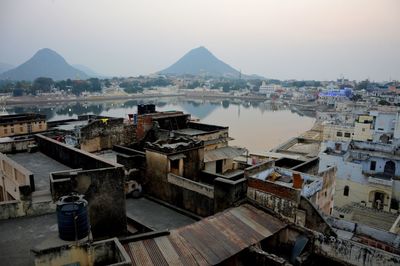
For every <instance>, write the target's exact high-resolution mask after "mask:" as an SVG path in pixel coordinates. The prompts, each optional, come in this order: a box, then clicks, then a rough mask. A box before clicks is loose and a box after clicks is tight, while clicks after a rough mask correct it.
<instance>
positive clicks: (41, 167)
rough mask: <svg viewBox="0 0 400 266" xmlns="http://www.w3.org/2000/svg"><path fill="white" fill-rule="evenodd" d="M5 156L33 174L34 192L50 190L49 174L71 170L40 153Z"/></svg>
mask: <svg viewBox="0 0 400 266" xmlns="http://www.w3.org/2000/svg"><path fill="white" fill-rule="evenodd" d="M7 156H8V157H9V158H10V159H11V160H14V161H15V162H17V163H18V164H20V165H22V166H23V167H25V168H26V169H28V170H29V171H31V172H32V173H33V175H34V179H35V188H36V191H40V190H50V176H49V174H50V173H51V172H55V171H64V170H69V169H71V168H69V167H68V166H66V165H64V164H62V163H59V162H57V161H56V160H54V159H52V158H50V157H48V156H46V155H44V154H43V153H41V152H35V153H27V152H25V153H15V154H7Z"/></svg>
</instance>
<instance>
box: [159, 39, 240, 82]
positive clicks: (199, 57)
mask: <svg viewBox="0 0 400 266" xmlns="http://www.w3.org/2000/svg"><path fill="white" fill-rule="evenodd" d="M159 74H164V75H168V74H172V75H185V74H190V75H196V76H198V75H205V76H214V77H229V78H239V76H240V72H239V71H238V70H236V69H234V68H233V67H231V66H229V65H228V64H226V63H224V62H222V61H221V60H219V59H218V58H217V57H215V56H214V55H213V54H212V53H211V52H210V51H209V50H207V49H206V48H205V47H203V46H200V47H198V48H196V49H193V50H190V51H189V52H188V53H187V54H185V55H184V56H183V57H182V58H181V59H179V60H178V61H177V62H176V63H175V64H173V65H172V66H170V67H168V68H166V69H164V70H162V71H160V72H159Z"/></svg>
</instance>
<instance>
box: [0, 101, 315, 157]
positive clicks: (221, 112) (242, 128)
mask: <svg viewBox="0 0 400 266" xmlns="http://www.w3.org/2000/svg"><path fill="white" fill-rule="evenodd" d="M142 103H154V104H156V106H157V107H156V108H157V110H158V111H169V110H177V111H184V112H185V113H189V114H191V115H192V117H194V118H199V119H200V122H202V123H209V124H216V125H221V126H229V133H230V136H231V137H232V138H234V140H233V141H231V142H230V143H231V145H237V146H242V147H246V148H247V149H249V151H250V152H259V151H267V150H270V149H271V148H274V147H276V146H277V145H279V144H281V143H283V142H284V141H286V140H288V139H290V138H292V137H295V136H298V135H299V134H300V133H303V132H304V131H306V130H308V129H310V128H311V127H312V125H313V124H314V121H315V119H314V118H311V117H306V116H300V115H299V114H297V113H294V112H292V111H291V110H289V109H288V108H287V107H286V106H284V105H279V104H271V103H266V102H258V101H244V100H220V99H218V100H202V99H196V100H194V99H186V98H181V97H174V98H158V99H154V98H153V99H151V98H149V99H141V100H129V101H112V102H111V101H107V102H103V103H98V102H95V103H94V102H89V103H65V104H49V105H43V106H19V107H7V111H8V112H9V113H10V114H11V113H23V112H39V113H42V114H46V115H47V118H48V119H49V120H50V121H54V120H61V119H68V118H76V117H77V115H81V114H96V115H106V116H114V117H127V115H128V114H130V113H136V106H137V104H142Z"/></svg>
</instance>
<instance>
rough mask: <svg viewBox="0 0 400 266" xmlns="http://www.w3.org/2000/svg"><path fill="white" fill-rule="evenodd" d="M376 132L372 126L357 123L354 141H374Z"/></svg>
mask: <svg viewBox="0 0 400 266" xmlns="http://www.w3.org/2000/svg"><path fill="white" fill-rule="evenodd" d="M373 134H374V130H373V128H372V124H364V123H359V122H355V124H354V137H353V139H354V140H359V141H372V139H373Z"/></svg>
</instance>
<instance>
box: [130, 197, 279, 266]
mask: <svg viewBox="0 0 400 266" xmlns="http://www.w3.org/2000/svg"><path fill="white" fill-rule="evenodd" d="M285 226H286V224H284V223H283V222H282V221H280V220H279V219H277V218H275V217H273V216H271V215H269V214H267V213H265V212H264V211H262V210H259V209H257V208H256V207H253V206H252V205H249V204H244V205H241V206H239V207H236V208H232V209H229V210H227V211H224V212H221V213H218V214H216V215H214V216H211V217H208V218H206V219H203V220H201V221H199V222H196V223H194V224H191V225H188V226H185V227H181V228H179V229H175V230H172V231H171V233H170V235H168V236H161V237H157V238H153V239H146V240H141V241H137V242H131V243H127V244H125V245H124V247H125V249H126V250H127V252H128V254H129V256H130V258H131V260H132V264H133V265H215V264H218V263H221V262H223V261H225V260H226V259H228V258H230V257H232V256H233V255H235V254H238V253H239V252H240V251H242V250H243V249H245V248H247V247H249V246H251V245H253V244H255V243H258V242H260V241H261V240H263V239H265V238H267V237H269V236H271V235H273V234H275V233H276V232H278V231H279V230H281V229H282V228H284V227H285Z"/></svg>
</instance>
